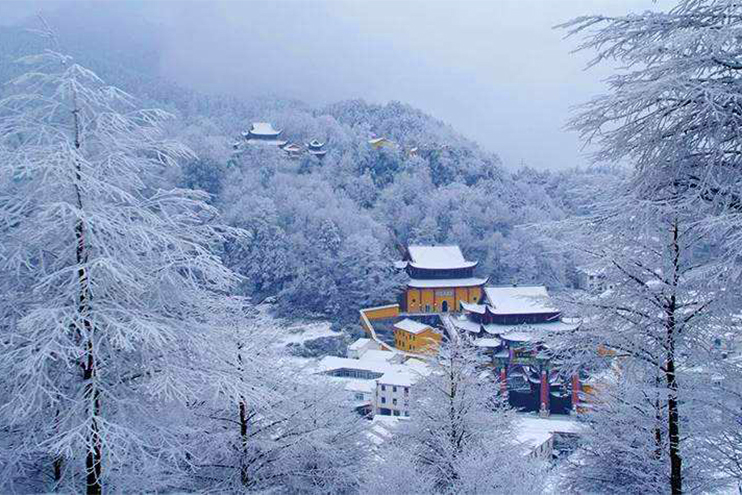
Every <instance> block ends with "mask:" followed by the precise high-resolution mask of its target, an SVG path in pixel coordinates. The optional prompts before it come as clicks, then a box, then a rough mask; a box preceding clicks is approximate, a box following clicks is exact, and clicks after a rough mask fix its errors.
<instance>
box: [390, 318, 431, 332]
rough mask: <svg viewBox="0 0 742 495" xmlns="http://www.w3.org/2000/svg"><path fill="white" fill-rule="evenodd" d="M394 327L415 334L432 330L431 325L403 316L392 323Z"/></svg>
mask: <svg viewBox="0 0 742 495" xmlns="http://www.w3.org/2000/svg"><path fill="white" fill-rule="evenodd" d="M394 328H399V329H400V330H404V331H405V332H410V333H414V334H415V335H417V334H420V333H423V332H424V331H426V330H432V327H431V326H430V325H425V324H424V323H420V322H418V321H415V320H411V319H409V318H405V319H404V320H402V321H398V322H397V323H395V324H394Z"/></svg>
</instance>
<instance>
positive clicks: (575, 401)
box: [572, 373, 580, 412]
mask: <svg viewBox="0 0 742 495" xmlns="http://www.w3.org/2000/svg"><path fill="white" fill-rule="evenodd" d="M579 404H580V375H579V374H577V373H575V374H574V375H572V410H573V411H575V412H577V407H578V405H579Z"/></svg>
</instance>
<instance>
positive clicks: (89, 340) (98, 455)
mask: <svg viewBox="0 0 742 495" xmlns="http://www.w3.org/2000/svg"><path fill="white" fill-rule="evenodd" d="M72 103H73V109H72V119H73V123H74V133H75V136H74V137H75V150H79V149H80V148H81V146H82V141H81V133H80V109H79V108H78V105H77V95H76V94H74V93H73V101H72ZM81 181H82V170H81V166H80V162H79V161H77V160H75V183H74V188H75V196H76V201H77V207H78V209H79V210H80V212H81V213H82V208H83V204H82V195H81V188H80V183H81ZM81 217H82V215H81ZM75 242H76V249H75V257H76V261H77V279H78V284H79V286H78V290H79V294H78V314H79V315H80V320H81V322H82V329H83V331H82V332H81V333H82V334H83V335H82V339H81V343H84V345H85V357H84V360H83V363H82V368H83V372H82V378H83V387H84V397H85V400H86V402H87V404H88V407H87V413H88V415H89V417H90V429H89V431H88V435H87V439H86V440H87V441H86V444H87V454H86V456H85V473H86V477H85V486H86V490H85V492H86V493H87V495H101V494H102V493H103V486H102V485H101V473H102V464H101V463H102V459H103V446H102V441H101V437H100V425H99V423H98V417H99V416H100V413H101V402H100V391H99V390H98V387H97V384H96V383H95V382H96V378H97V368H98V363H97V358H96V355H95V345H94V341H93V339H94V333H95V328H94V325H93V321H92V318H91V308H90V300H91V294H90V278H89V276H88V266H87V264H88V247H87V244H86V240H85V222H84V220H83V218H79V219H78V220H77V222H76V223H75Z"/></svg>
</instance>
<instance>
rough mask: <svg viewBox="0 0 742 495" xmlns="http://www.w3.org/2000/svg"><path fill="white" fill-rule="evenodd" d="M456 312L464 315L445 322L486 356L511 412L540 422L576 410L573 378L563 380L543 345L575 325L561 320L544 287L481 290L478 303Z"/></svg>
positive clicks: (576, 378)
mask: <svg viewBox="0 0 742 495" xmlns="http://www.w3.org/2000/svg"><path fill="white" fill-rule="evenodd" d="M462 306H463V308H464V313H463V314H461V315H456V316H451V317H449V322H450V323H451V324H452V325H453V326H454V327H455V328H457V329H458V330H459V331H460V332H462V333H467V334H469V335H470V336H471V337H473V338H474V344H475V345H477V346H478V347H480V348H481V349H482V350H483V352H484V353H486V354H488V355H489V356H490V358H491V360H492V365H493V366H494V368H495V369H496V372H497V374H498V375H499V377H500V381H501V385H502V392H503V393H504V394H507V396H508V400H509V402H510V404H511V405H512V406H513V407H515V408H517V409H520V410H524V411H538V412H539V413H540V414H541V415H542V416H548V415H549V414H550V413H561V414H564V413H569V412H570V411H572V410H573V409H576V408H577V406H578V402H579V394H580V379H579V376H577V375H575V376H573V377H572V378H571V379H569V380H564V379H563V377H562V376H561V374H560V373H558V370H557V369H556V368H555V366H554V364H553V363H552V361H551V359H550V355H549V353H548V349H547V348H546V347H545V346H544V345H543V341H544V339H545V337H546V336H547V335H548V334H550V333H553V332H563V331H572V330H574V329H576V328H577V326H578V325H579V321H577V320H573V319H572V320H570V319H566V318H562V314H561V311H559V309H558V308H556V306H555V305H554V304H553V302H552V301H551V299H550V298H549V294H548V291H547V290H546V288H545V287H542V286H536V287H520V286H508V287H485V288H484V299H483V300H482V301H481V302H479V303H474V304H472V303H464V304H463V305H462Z"/></svg>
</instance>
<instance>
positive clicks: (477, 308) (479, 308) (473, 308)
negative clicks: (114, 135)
mask: <svg viewBox="0 0 742 495" xmlns="http://www.w3.org/2000/svg"><path fill="white" fill-rule="evenodd" d="M461 307H462V308H463V309H465V310H466V311H468V312H470V313H477V314H479V315H483V314H484V313H485V311H486V310H487V306H485V305H484V304H472V303H468V302H464V301H461Z"/></svg>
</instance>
